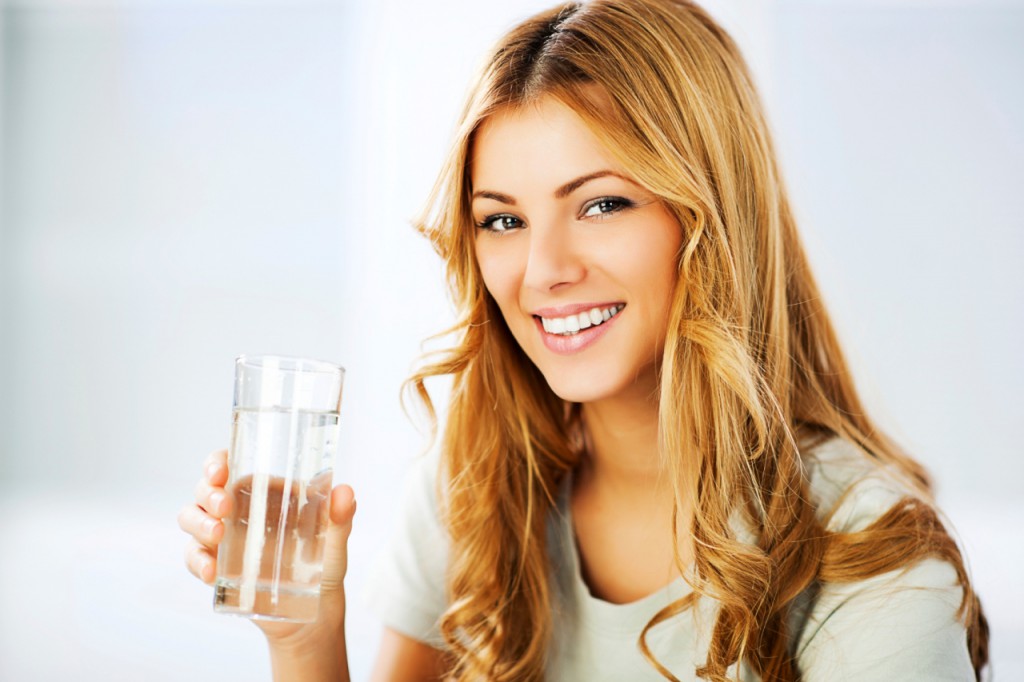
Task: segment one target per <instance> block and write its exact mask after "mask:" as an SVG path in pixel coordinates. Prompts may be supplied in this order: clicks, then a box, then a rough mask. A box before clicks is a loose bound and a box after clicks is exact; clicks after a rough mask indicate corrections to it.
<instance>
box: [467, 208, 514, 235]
mask: <svg viewBox="0 0 1024 682" xmlns="http://www.w3.org/2000/svg"><path fill="white" fill-rule="evenodd" d="M476 226H477V227H479V228H480V229H481V230H487V231H489V232H498V233H501V232H508V231H510V230H515V229H518V228H520V227H522V226H523V221H522V220H520V219H519V218H517V217H515V216H514V215H510V214H508V213H501V214H499V215H492V216H487V217H486V218H484V219H483V220H481V221H480V222H478V223H477V224H476Z"/></svg>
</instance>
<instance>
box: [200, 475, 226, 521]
mask: <svg viewBox="0 0 1024 682" xmlns="http://www.w3.org/2000/svg"><path fill="white" fill-rule="evenodd" d="M195 499H196V504H197V505H199V507H200V509H202V510H203V511H205V512H206V513H207V514H209V515H210V516H213V517H216V518H218V519H222V518H224V517H225V516H227V515H228V514H229V513H230V512H231V497H230V496H229V495H228V494H227V492H225V490H224V488H223V487H222V486H219V485H210V483H209V482H208V481H207V480H206V479H205V478H201V479H199V483H197V484H196V490H195Z"/></svg>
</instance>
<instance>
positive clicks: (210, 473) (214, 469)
mask: <svg viewBox="0 0 1024 682" xmlns="http://www.w3.org/2000/svg"><path fill="white" fill-rule="evenodd" d="M219 472H220V464H216V463H214V464H211V465H210V466H208V467H206V478H207V479H212V478H213V477H214V476H216V475H217V474H218V473H219Z"/></svg>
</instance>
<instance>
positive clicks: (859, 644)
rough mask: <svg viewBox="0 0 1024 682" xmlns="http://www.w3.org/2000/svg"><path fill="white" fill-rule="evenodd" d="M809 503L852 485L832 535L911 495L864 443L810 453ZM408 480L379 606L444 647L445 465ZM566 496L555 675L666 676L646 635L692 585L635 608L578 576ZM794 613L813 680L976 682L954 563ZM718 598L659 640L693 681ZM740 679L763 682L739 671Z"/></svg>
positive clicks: (800, 605)
mask: <svg viewBox="0 0 1024 682" xmlns="http://www.w3.org/2000/svg"><path fill="white" fill-rule="evenodd" d="M806 463H807V466H808V471H809V475H810V480H811V496H812V498H813V499H814V501H815V503H816V504H817V506H818V508H819V509H820V510H821V511H820V513H819V514H820V516H821V518H824V516H825V514H826V513H827V512H828V511H829V510H830V509H831V508H832V507H833V506H834V504H835V503H836V502H837V501H839V500H840V498H842V496H843V493H844V492H847V491H848V494H847V495H846V497H845V498H842V502H841V504H840V506H839V509H838V511H837V512H836V513H835V514H834V515H833V517H832V519H831V521H830V522H829V528H830V529H831V530H839V529H842V530H844V531H854V530H859V529H862V528H864V527H865V526H867V525H868V524H870V523H871V522H872V521H873V520H875V519H876V518H878V517H879V516H880V515H881V514H883V513H884V512H885V511H886V510H888V509H889V508H890V507H891V506H892V505H893V504H894V503H895V502H896V501H897V500H898V499H900V498H901V497H903V496H904V495H905V494H906V492H905V490H904V488H902V487H901V486H900V484H899V483H898V482H897V481H896V480H895V478H893V477H890V476H888V475H886V473H885V472H884V471H883V470H882V469H880V468H879V467H877V466H876V465H874V464H873V463H872V462H869V461H868V460H867V459H866V458H865V457H864V456H863V455H862V454H861V453H860V451H859V450H857V449H856V447H855V446H853V445H852V444H850V443H848V442H845V441H842V440H840V439H838V438H834V439H832V440H830V441H828V442H826V443H824V444H822V445H820V446H818V447H817V448H816V449H815V450H814V451H813V452H812V453H811V454H809V455H807V456H806ZM417 467H418V469H417V471H415V472H413V475H412V476H411V477H410V479H409V485H408V488H407V490H406V495H405V499H404V511H403V513H402V515H401V517H400V523H399V527H398V529H397V532H396V534H395V536H394V537H393V538H392V542H391V544H390V548H389V550H388V552H387V553H386V554H385V555H384V556H383V557H382V560H381V561H380V562H379V565H378V567H377V570H375V571H374V573H373V577H372V578H371V580H370V583H369V585H368V598H369V601H370V604H371V608H373V609H374V610H375V611H376V612H377V613H378V615H379V616H380V617H381V619H382V620H383V622H384V624H385V625H387V626H388V627H390V628H392V629H394V630H396V631H398V632H401V633H403V634H405V635H407V636H409V637H412V638H414V639H418V640H420V641H423V642H426V643H428V644H430V645H432V646H436V647H440V648H443V647H444V642H443V640H442V638H441V636H440V633H439V631H438V627H437V624H438V620H439V618H440V616H441V614H442V613H443V612H444V611H445V609H446V607H447V602H446V596H445V570H446V562H447V547H448V540H447V535H446V532H445V530H444V528H443V527H442V525H441V523H440V521H439V518H438V505H437V497H436V495H437V488H436V481H437V471H438V468H437V467H438V459H437V458H436V457H434V458H429V457H428V458H424V459H422V460H420V461H419V462H418V463H417ZM567 491H568V488H566V494H563V495H562V499H561V501H560V504H559V508H558V509H557V510H556V511H554V512H552V514H551V516H550V518H549V525H548V534H549V539H548V542H549V545H550V548H551V550H550V556H551V561H552V563H553V568H554V575H555V579H554V583H553V586H552V587H553V588H554V589H553V591H554V594H555V598H554V603H553V605H552V609H553V621H554V633H555V641H554V642H552V647H551V649H550V652H549V659H548V665H547V679H549V680H587V681H596V680H609V681H610V680H616V681H617V680H630V681H634V680H635V681H641V680H651V681H663V680H664V679H665V678H664V677H662V676H661V675H660V674H659V673H658V672H657V670H655V669H654V667H652V666H651V665H650V664H649V663H648V662H647V660H646V659H645V658H644V657H643V655H642V654H641V652H640V649H639V648H638V639H639V636H640V632H641V631H642V630H643V628H644V626H645V625H646V624H647V622H648V621H650V619H651V618H652V617H653V616H654V614H655V613H657V612H658V611H659V610H660V609H661V608H663V607H664V606H666V605H667V604H669V603H671V602H673V601H675V600H676V599H679V598H680V597H682V596H684V595H686V594H687V593H688V592H690V587H689V585H688V584H687V583H686V581H684V580H683V579H682V578H679V579H677V580H676V581H675V582H673V583H671V584H669V585H668V586H666V587H664V588H663V589H661V590H659V591H657V592H655V593H653V594H650V595H648V596H647V597H644V598H643V599H640V600H639V601H635V602H632V603H629V604H612V603H609V602H606V601H602V600H600V599H597V598H595V597H593V596H592V595H591V594H590V592H589V590H588V589H587V586H586V584H585V583H584V582H583V580H582V578H581V573H580V563H579V555H578V552H577V549H576V543H575V539H574V537H575V536H574V534H573V530H572V529H573V526H572V518H571V516H570V513H569V511H570V508H569V504H568V494H567ZM818 588H819V589H818V590H817V593H816V594H814V595H813V596H812V595H811V594H810V593H807V594H805V595H802V596H801V598H798V599H797V601H796V603H795V604H794V608H793V609H792V613H791V619H790V620H791V632H792V633H794V634H793V636H794V638H795V641H794V643H793V647H794V649H793V650H794V651H795V654H796V661H797V665H798V667H799V669H800V672H801V676H802V678H803V680H804V681H805V682H825V681H828V682H836V681H840V680H842V681H858V682H859V681H864V682H867V681H868V680H871V681H879V682H881V681H888V680H900V681H901V682H913V681H915V680H920V681H922V682H923V681H925V680H927V681H928V682H935V681H941V680H950V681H952V680H956V681H961V680H963V681H969V680H974V671H973V668H972V666H971V662H970V657H969V655H968V652H967V644H966V631H965V628H964V626H963V624H962V623H961V622H959V621H958V620H957V618H956V611H957V609H958V608H959V606H960V599H961V595H962V591H961V589H960V587H959V586H958V585H957V583H956V574H955V572H954V570H953V567H952V566H950V565H949V564H948V563H945V562H942V561H939V560H937V559H926V560H924V561H921V562H919V563H917V564H915V565H914V566H912V567H910V568H909V569H905V570H900V571H894V572H892V573H888V574H885V575H881V576H877V577H875V578H872V579H870V580H865V581H863V582H859V583H854V584H843V585H835V584H823V585H819V586H818ZM716 608H717V603H716V602H715V601H714V600H713V599H710V598H707V597H703V598H701V599H699V600H698V601H697V602H696V605H695V606H694V607H693V608H691V609H688V610H686V611H684V612H683V613H681V614H679V615H677V616H675V617H673V618H672V619H670V620H668V621H666V622H665V623H661V624H659V625H658V626H656V627H655V628H652V629H651V631H650V632H649V633H648V635H647V644H648V646H649V647H650V650H651V652H652V653H653V654H654V656H655V657H656V658H657V660H658V661H659V662H660V663H661V664H662V665H664V666H665V667H667V668H668V669H669V670H671V671H672V673H673V674H674V675H675V676H676V677H677V678H679V679H680V680H682V681H686V680H694V681H696V680H698V679H699V678H697V677H696V675H695V669H696V668H697V666H699V665H701V664H702V663H703V662H704V661H705V659H706V655H707V649H708V642H709V637H710V631H711V627H712V625H713V623H714V618H715V612H716ZM740 672H741V679H742V680H757V679H758V676H757V675H756V674H755V673H753V672H752V671H750V670H749V669H747V668H746V666H745V664H741V669H740Z"/></svg>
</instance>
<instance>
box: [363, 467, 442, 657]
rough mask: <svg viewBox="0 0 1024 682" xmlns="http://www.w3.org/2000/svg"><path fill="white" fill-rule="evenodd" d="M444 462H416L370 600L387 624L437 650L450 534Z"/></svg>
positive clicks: (371, 581)
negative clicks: (442, 490)
mask: <svg viewBox="0 0 1024 682" xmlns="http://www.w3.org/2000/svg"><path fill="white" fill-rule="evenodd" d="M440 472H441V469H440V458H439V457H438V456H437V455H436V454H434V455H429V454H428V455H424V456H422V457H418V458H416V459H415V460H414V461H413V462H412V464H411V466H410V468H409V471H408V473H407V476H406V479H405V485H404V488H403V493H402V495H401V498H400V500H399V509H398V514H397V519H396V526H395V529H394V531H393V532H392V535H391V538H390V542H389V543H387V545H386V546H385V548H384V552H383V554H382V555H381V556H380V557H379V558H378V560H377V562H376V563H375V565H374V570H373V571H372V573H371V575H370V578H369V580H368V584H367V589H366V593H365V595H366V599H367V601H368V602H369V605H370V607H371V609H372V610H373V611H376V612H377V614H378V615H379V616H380V618H381V620H382V621H383V622H384V624H385V625H386V626H388V627H390V628H391V629H393V630H395V631H396V632H398V633H401V634H403V635H405V636H407V637H410V638H412V639H415V640H418V641H421V642H425V643H427V644H430V645H431V646H435V647H438V646H442V645H443V638H442V637H441V634H440V631H439V629H438V622H439V620H440V617H441V614H443V613H444V611H445V609H446V608H447V600H446V598H445V572H446V567H447V561H448V536H447V533H446V531H445V529H444V526H443V524H442V522H441V515H440V506H439V504H438V500H439V497H438V490H439V480H440V479H439V476H440Z"/></svg>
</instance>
